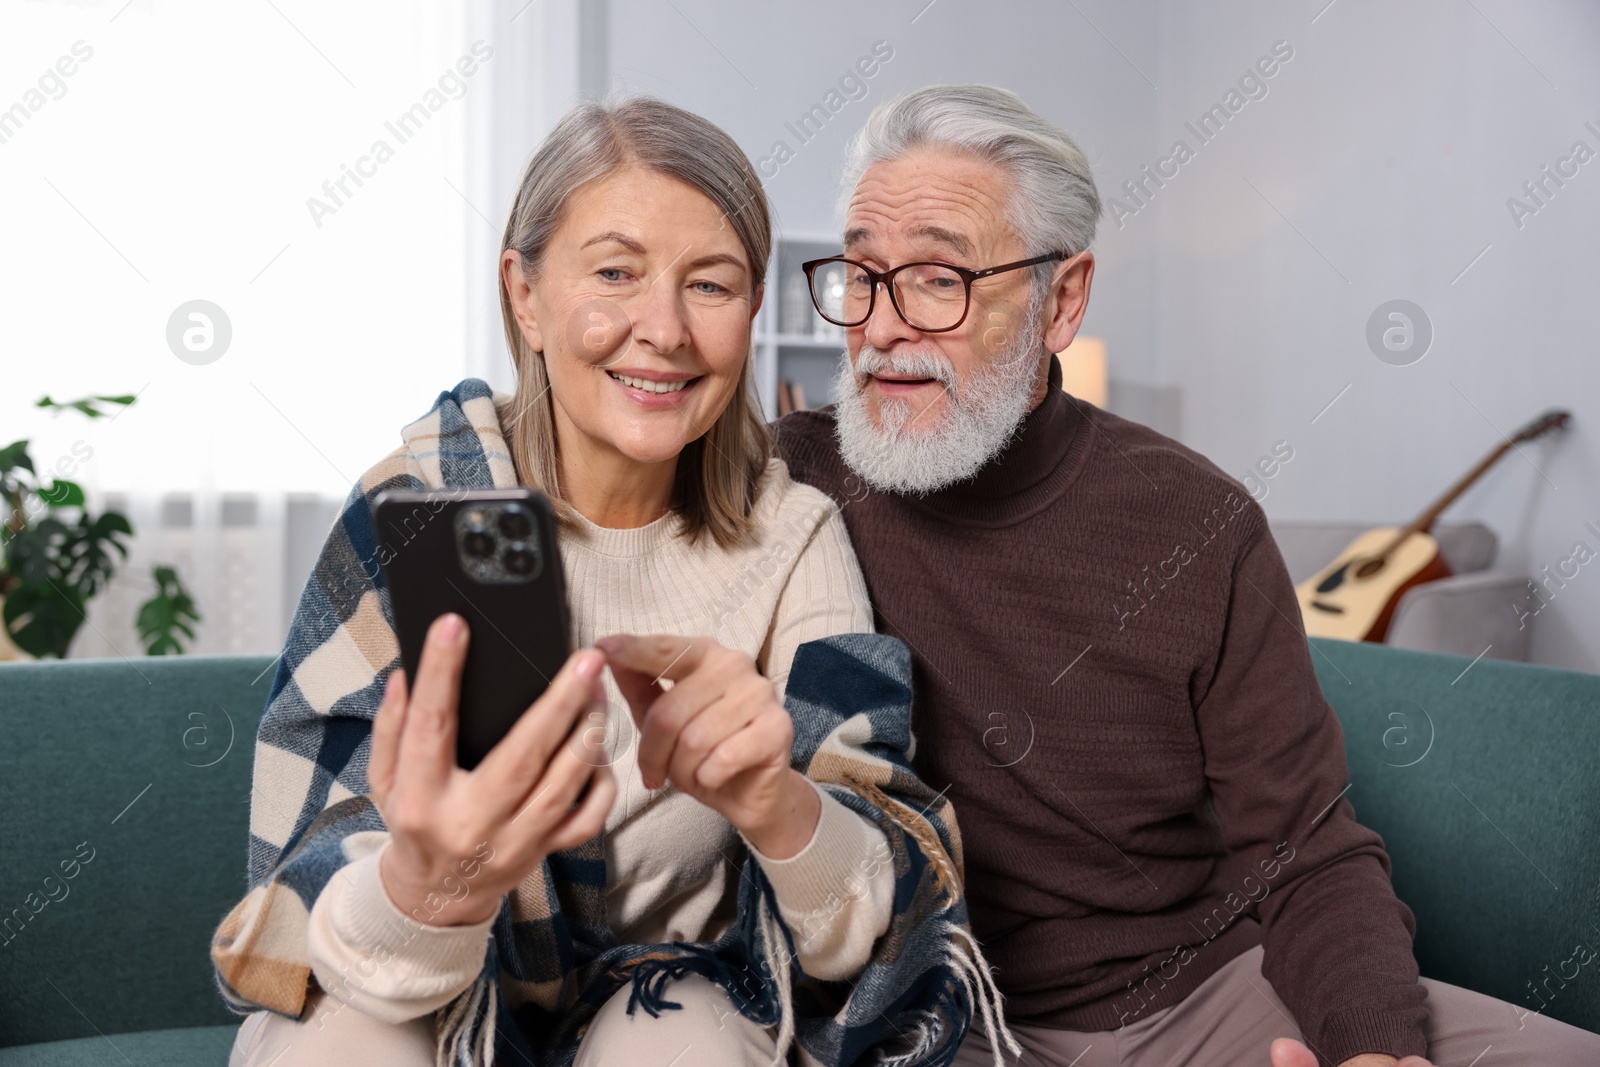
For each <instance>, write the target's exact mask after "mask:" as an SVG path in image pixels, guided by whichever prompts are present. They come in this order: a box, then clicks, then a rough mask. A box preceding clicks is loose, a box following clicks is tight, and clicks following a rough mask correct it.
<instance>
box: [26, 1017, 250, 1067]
mask: <svg viewBox="0 0 1600 1067" xmlns="http://www.w3.org/2000/svg"><path fill="white" fill-rule="evenodd" d="M238 1032H239V1027H238V1026H236V1025H235V1026H194V1027H189V1028H187V1029H183V1030H146V1031H144V1032H143V1033H134V1034H110V1035H108V1036H105V1037H80V1038H76V1039H74V1040H71V1041H47V1042H45V1043H44V1044H40V1045H18V1046H16V1047H15V1048H0V1067H129V1065H130V1064H131V1065H132V1067H220V1065H222V1064H225V1063H227V1062H228V1053H229V1052H230V1051H231V1050H232V1049H233V1038H234V1035H235V1034H237V1033H238Z"/></svg>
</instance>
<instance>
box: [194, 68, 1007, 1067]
mask: <svg viewBox="0 0 1600 1067" xmlns="http://www.w3.org/2000/svg"><path fill="white" fill-rule="evenodd" d="M770 241H771V237H770V224H769V219H768V209H767V203H766V199H765V196H764V194H763V192H762V188H761V185H760V182H759V180H758V179H757V177H756V175H755V173H754V171H753V170H752V168H751V166H750V164H749V162H748V160H747V159H746V158H745V156H744V155H743V154H742V152H741V151H740V150H739V149H738V147H737V146H736V145H735V144H734V143H733V142H732V140H731V139H729V138H728V137H727V135H726V134H724V133H723V132H722V131H720V130H718V129H717V128H716V127H715V126H713V125H711V124H710V123H708V122H706V121H705V120H703V119H700V118H698V117H696V116H694V115H691V114H689V113H687V112H684V111H682V110H679V109H677V108H674V107H671V106H669V105H667V104H664V103H661V102H658V101H653V100H647V99H639V100H633V101H629V102H625V103H622V104H620V105H616V106H612V107H602V106H598V105H585V106H582V107H579V108H577V109H575V110H574V111H573V112H571V113H569V114H568V115H567V116H566V117H565V118H564V119H563V120H562V121H561V122H560V123H559V124H558V125H557V127H556V128H555V129H554V130H553V131H552V133H551V134H550V136H549V138H548V139H547V140H546V141H545V143H544V144H543V145H542V146H541V147H540V149H539V150H538V152H537V153H536V154H535V155H534V156H533V158H532V160H531V161H530V163H529V165H528V168H527V171H526V173H525V175H524V176H523V180H522V184H521V188H520V190H519V192H518V195H517V198H516V203H515V206H514V207H513V209H512V213H511V218H510V221H509V223H508V225H507V227H506V233H505V240H504V245H503V251H502V257H501V262H500V297H501V307H502V312H503V317H504V320H505V328H506V337H507V340H508V342H509V344H510V346H511V349H512V353H513V358H514V361H515V366H516V373H517V388H516V394H515V396H508V395H506V394H496V393H492V392H491V391H490V390H489V388H488V386H487V385H485V384H484V383H483V382H482V381H479V380H477V379H470V378H469V379H467V380H465V381H463V382H462V383H460V384H459V385H458V386H457V387H456V388H455V389H454V390H453V391H451V392H448V393H444V394H441V395H440V397H439V399H438V402H437V403H436V405H435V407H434V408H433V410H432V411H430V412H429V413H428V414H427V415H426V416H424V417H423V418H421V419H419V420H417V421H416V422H413V423H412V424H410V425H409V426H407V427H406V428H405V430H404V431H403V438H404V442H405V443H404V444H403V445H402V446H401V447H399V448H397V449H395V451H394V452H392V453H391V454H390V455H389V456H387V457H386V458H385V459H384V460H382V461H381V462H379V463H378V464H377V465H375V466H374V467H373V468H372V469H371V470H369V471H368V472H367V473H366V474H365V475H364V476H363V478H362V479H361V482H360V484H359V485H357V486H356V487H355V488H354V489H353V490H352V492H351V495H350V497H349V500H348V501H347V504H346V509H345V512H344V514H343V516H342V518H341V521H340V522H339V523H337V524H335V527H334V529H333V531H332V533H331V534H330V536H329V538H328V542H327V544H326V545H325V547H324V549H323V553H322V556H321V558H320V559H319V561H318V563H317V566H316V569H315V571H314V573H313V575H312V577H311V580H310V581H309V582H308V583H307V587H306V591H305V593H304V595H303V597H302V600H301V604H300V607H299V610H298V612H297V614H296V617H295V621H294V624H293V627H292V629H291V632H290V635H289V640H288V644H287V647H286V649H285V653H284V656H283V659H282V662H281V665H280V667H279V670H278V674H277V677H276V679H275V681H274V684H273V689H272V694H271V696H270V697H269V701H268V707H267V710H266V714H265V717H264V718H263V721H262V725H261V730H260V737H259V740H258V744H257V749H256V763H255V783H254V792H253V798H252V810H251V840H250V846H251V847H250V886H251V889H250V893H249V894H248V895H247V896H246V898H245V899H244V900H243V901H241V902H240V904H239V905H237V906H236V907H235V908H234V909H233V911H232V912H230V914H229V915H228V916H227V917H226V918H225V919H224V920H223V922H222V924H221V926H220V927H219V928H218V931H217V934H216V937H215V939H214V942H213V946H212V958H213V962H214V964H215V967H216V974H217V979H218V984H219V986H220V987H221V989H222V991H223V994H224V996H225V997H226V998H227V1000H228V1002H229V1003H230V1005H231V1006H233V1007H234V1009H235V1010H237V1011H240V1012H241V1013H245V1012H250V1013H252V1014H250V1016H249V1018H248V1019H247V1020H246V1021H245V1023H244V1025H243V1026H242V1027H241V1029H240V1032H239V1035H238V1039H237V1041H236V1043H235V1047H234V1050H233V1056H232V1060H231V1061H230V1062H231V1063H232V1064H233V1065H234V1067H242V1065H251V1064H267V1063H274V1064H283V1065H288V1064H324V1063H327V1064H333V1063H340V1064H348V1063H351V1062H362V1063H384V1064H393V1065H409V1064H432V1063H434V1062H436V1059H437V1062H439V1063H444V1062H447V1061H448V1062H451V1063H456V1064H466V1063H487V1062H491V1060H492V1059H494V1058H496V1053H497V1052H498V1056H499V1057H506V1056H508V1055H509V1051H508V1050H514V1051H515V1052H517V1053H519V1054H520V1055H518V1056H515V1057H512V1062H521V1061H522V1060H523V1059H526V1060H527V1061H528V1062H531V1063H538V1064H544V1063H570V1062H573V1060H574V1058H575V1059H576V1062H578V1063H580V1064H590V1063H602V1062H604V1063H634V1062H656V1061H657V1060H659V1061H660V1062H663V1063H665V1062H666V1061H668V1060H670V1059H672V1057H673V1056H674V1055H676V1054H677V1052H678V1051H679V1050H680V1049H683V1048H687V1047H690V1046H693V1047H694V1049H695V1052H694V1053H693V1061H694V1062H700V1063H706V1062H716V1063H767V1062H778V1061H781V1060H782V1059H783V1057H784V1056H785V1055H786V1054H787V1050H788V1048H789V1046H790V1044H791V1043H792V1042H793V1041H794V1040H796V1039H798V1040H799V1042H800V1044H801V1045H802V1046H803V1047H804V1048H805V1050H806V1053H807V1054H808V1055H809V1056H810V1057H811V1060H810V1061H808V1062H819V1063H828V1064H832V1063H839V1064H844V1063H847V1062H854V1060H855V1059H856V1058H857V1057H858V1056H859V1055H860V1054H861V1053H862V1052H863V1051H864V1050H866V1049H868V1048H871V1047H873V1046H875V1045H880V1044H885V1043H886V1042H889V1041H890V1040H891V1039H894V1038H896V1037H900V1038H901V1039H902V1044H901V1046H900V1047H899V1048H898V1049H897V1050H896V1051H897V1052H898V1053H899V1054H900V1056H901V1057H902V1058H901V1060H900V1061H899V1062H904V1063H908V1064H909V1063H920V1062H939V1061H941V1060H942V1059H944V1058H947V1056H948V1054H949V1053H950V1052H951V1051H953V1049H954V1047H955V1043H957V1042H959V1039H960V1036H961V1035H962V1033H964V1031H965V1030H966V1026H967V1022H968V1019H969V1018H970V1012H971V1010H972V1008H973V1007H974V1004H975V997H976V1001H977V1002H978V1003H980V1004H981V1005H982V1006H983V1007H984V1009H985V1011H986V1012H987V1008H988V999H987V997H986V991H987V990H990V989H992V984H991V983H990V982H989V980H988V975H987V972H986V970H985V969H983V968H981V967H980V966H977V961H981V956H980V955H978V953H977V950H976V945H975V944H974V943H972V942H971V940H970V937H968V936H967V935H966V932H965V905H964V903H963V902H962V900H961V897H960V888H959V885H960V883H959V868H960V853H959V842H958V839H957V837H956V835H955V828H954V823H953V820H952V819H951V816H950V813H949V811H948V808H947V806H945V804H944V803H943V802H942V801H941V800H940V798H939V797H937V796H936V795H935V794H934V793H933V791H932V790H929V789H927V788H926V787H924V786H923V785H922V784H921V783H920V782H919V781H918V780H917V779H916V777H915V775H914V773H913V772H912V771H911V769H910V764H909V762H908V759H907V755H908V749H909V747H910V743H911V734H910V722H909V715H910V707H909V689H908V686H909V667H908V659H907V657H906V656H905V654H904V649H903V646H900V645H899V644H898V642H894V641H892V640H891V639H889V638H882V637H873V636H871V635H869V634H865V633H863V632H864V631H868V630H870V627H871V622H872V614H871V611H870V607H869V605H868V601H867V596H866V592H865V588H864V585H863V582H862V578H861V575H860V572H859V570H858V569H857V565H856V559H855V555H854V553H853V552H852V550H851V547H850V544H849V542H848V540H847V538H846V535H845V532H844V527H843V524H842V521H841V519H840V516H839V512H838V508H837V507H836V506H835V505H834V504H833V502H832V501H831V500H830V499H829V498H827V497H826V496H824V495H823V494H821V493H820V492H818V491H817V490H814V489H811V488H809V487H806V486H802V485H799V484H797V483H795V482H792V481H791V480H790V479H789V476H788V473H787V471H786V469H785V467H784V465H783V463H782V462H781V461H780V460H778V459H777V458H775V457H774V455H773V452H772V445H771V439H770V436H769V433H768V430H767V428H766V426H765V424H764V423H763V422H762V420H761V418H760V416H759V414H758V412H757V410H756V408H755V406H754V404H753V400H752V395H751V390H750V386H749V377H750V359H749V353H750V331H751V323H752V319H753V317H754V316H755V314H756V311H757V309H758V307H759V306H760V303H761V298H762V277H763V271H764V267H765V264H766V261H767V258H768V254H769V250H770ZM518 484H521V485H528V486H534V487H537V488H539V489H541V490H542V491H544V492H545V493H546V494H547V495H548V496H549V497H550V498H551V500H552V502H553V504H554V505H555V507H556V509H557V512H558V517H559V519H560V548H561V555H562V561H563V564H564V566H565V570H566V578H567V586H568V590H569V596H570V601H571V612H572V622H573V628H574V631H575V633H574V644H575V646H576V647H577V648H578V651H577V652H575V653H574V654H573V655H572V656H571V657H570V658H569V659H568V661H567V663H566V665H565V667H564V668H563V670H562V671H561V673H560V674H559V675H558V676H557V677H556V678H554V679H553V681H552V684H551V686H550V688H549V690H548V691H547V692H546V693H545V695H544V696H542V697H541V698H540V699H539V700H538V701H537V702H536V703H535V704H534V705H533V706H532V707H531V708H530V709H529V710H528V712H527V713H526V714H524V715H523V716H522V718H521V719H520V720H519V722H518V724H517V725H516V727H515V728H514V729H513V730H512V732H511V733H510V734H508V735H507V737H506V738H505V740H503V741H502V742H501V744H500V745H499V746H498V747H497V748H496V749H495V750H494V751H493V752H491V753H490V755H489V757H488V758H487V759H485V760H484V761H483V762H482V763H481V764H480V765H479V766H478V767H476V768H475V769H473V770H472V771H466V770H463V769H461V768H460V767H458V766H456V764H455V760H454V755H453V753H454V730H455V722H456V711H457V707H456V702H457V682H458V679H459V673H460V669H461V665H462V662H463V659H464V656H465V649H466V646H467V643H468V642H469V641H471V640H485V639H492V637H491V635H485V634H478V635H470V634H467V633H466V632H465V624H464V621H463V620H462V619H461V618H460V617H459V616H455V615H445V616H441V617H440V618H439V619H438V620H435V622H434V625H433V627H432V629H431V630H430V631H429V637H428V643H427V647H426V650H425V652H424V654H423V658H422V662H421V664H420V665H419V668H418V672H417V674H418V676H417V677H416V678H415V679H406V678H405V677H404V672H403V671H401V670H400V669H399V665H398V649H397V645H396V643H395V640H394V632H393V623H392V618H391V616H390V614H389V604H388V599H387V591H386V590H385V589H383V588H381V587H380V586H379V585H378V584H377V583H376V581H375V577H376V571H377V568H376V567H373V566H371V555H372V552H373V544H374V541H373V533H372V530H371V525H370V517H369V513H368V505H369V503H370V501H371V500H372V498H373V497H374V496H375V495H376V493H377V492H378V491H380V490H381V489H387V488H411V489H450V488H458V487H467V486H485V487H487V486H511V485H518ZM364 557H365V558H364ZM674 634H676V635H685V636H671V635H674ZM846 634H855V635H856V636H853V637H840V636H832V635H846ZM629 635H649V636H629ZM819 639H828V640H819ZM807 642H811V644H810V645H807V644H806V643H807ZM803 645H805V646H806V647H805V648H804V649H802V646H803ZM797 650H798V651H799V652H800V656H799V661H798V662H799V663H804V664H809V666H807V667H805V668H804V669H803V670H802V669H801V668H800V667H799V666H798V665H797V655H796V654H797ZM792 666H794V667H795V671H794V673H793V674H791V667H792ZM607 668H609V669H607ZM663 680H670V682H668V684H666V685H663V684H660V683H662V681H663ZM786 688H787V689H788V690H789V696H790V700H789V706H790V709H792V710H793V715H794V718H793V719H791V710H786V708H785V706H784V703H783V702H782V701H783V697H784V693H785V689H786ZM802 688H803V690H804V692H803V695H802V694H801V693H800V692H799V691H800V690H801V689H802ZM602 700H603V701H604V704H605V706H606V707H607V708H608V709H609V716H608V722H609V731H608V743H607V745H606V746H605V752H604V753H603V754H601V755H600V756H599V758H597V757H596V754H595V749H594V746H593V745H592V744H590V745H586V744H585V743H584V737H585V732H586V731H589V732H591V733H592V731H593V730H594V726H593V724H594V722H595V720H596V717H597V716H598V715H599V714H600V710H599V709H600V701H602ZM819 753H820V754H821V756H822V758H814V757H817V756H818V755H819ZM824 783H827V785H828V787H825V786H824ZM597 835H599V836H597ZM886 934H887V935H889V936H885V935H886ZM952 937H953V938H954V940H952ZM869 965H870V966H869ZM801 988H805V989H807V990H808V993H807V994H806V996H804V997H803V998H802V997H797V993H798V991H799V990H800V989H801ZM975 991H976V992H975ZM797 1005H800V1007H799V1008H797ZM640 1006H642V1007H644V1008H645V1010H644V1011H642V1012H641V1011H638V1010H637V1008H638V1007H640ZM861 1020H868V1021H867V1022H862V1021H861ZM280 1057H284V1058H282V1059H280Z"/></svg>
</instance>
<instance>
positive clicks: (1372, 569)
mask: <svg viewBox="0 0 1600 1067" xmlns="http://www.w3.org/2000/svg"><path fill="white" fill-rule="evenodd" d="M1381 570H1383V560H1381V559H1368V560H1362V561H1361V565H1360V566H1359V567H1357V568H1356V577H1357V578H1371V577H1372V576H1373V575H1374V574H1377V573H1378V572H1379V571H1381Z"/></svg>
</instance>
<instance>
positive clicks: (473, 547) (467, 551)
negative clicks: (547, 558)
mask: <svg viewBox="0 0 1600 1067" xmlns="http://www.w3.org/2000/svg"><path fill="white" fill-rule="evenodd" d="M455 533H456V553H457V558H458V559H459V560H460V561H461V566H462V569H463V571H464V572H465V573H466V575H467V576H468V577H469V578H471V579H472V580H473V581H475V582H482V583H485V584H489V585H504V584H523V583H526V582H531V581H534V580H535V579H537V578H538V577H539V575H540V574H542V573H543V572H544V549H543V547H542V546H541V544H540V541H539V528H538V523H537V522H536V521H535V516H534V513H533V511H532V509H530V508H529V507H528V505H527V504H525V503H521V502H519V501H515V500H492V501H483V502H481V503H475V504H473V505H472V506H469V507H464V508H462V509H461V510H460V511H458V512H457V513H456V520H455Z"/></svg>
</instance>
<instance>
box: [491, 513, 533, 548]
mask: <svg viewBox="0 0 1600 1067" xmlns="http://www.w3.org/2000/svg"><path fill="white" fill-rule="evenodd" d="M499 527H500V532H501V533H502V534H503V535H505V536H506V537H508V538H510V539H511V540H513V541H526V540H527V539H528V535H529V534H530V533H532V532H533V517H532V516H530V515H529V514H528V513H527V511H525V510H523V508H521V507H520V506H518V505H516V504H512V505H510V506H509V507H507V508H506V509H505V510H504V511H502V512H501V513H500V522H499Z"/></svg>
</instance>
